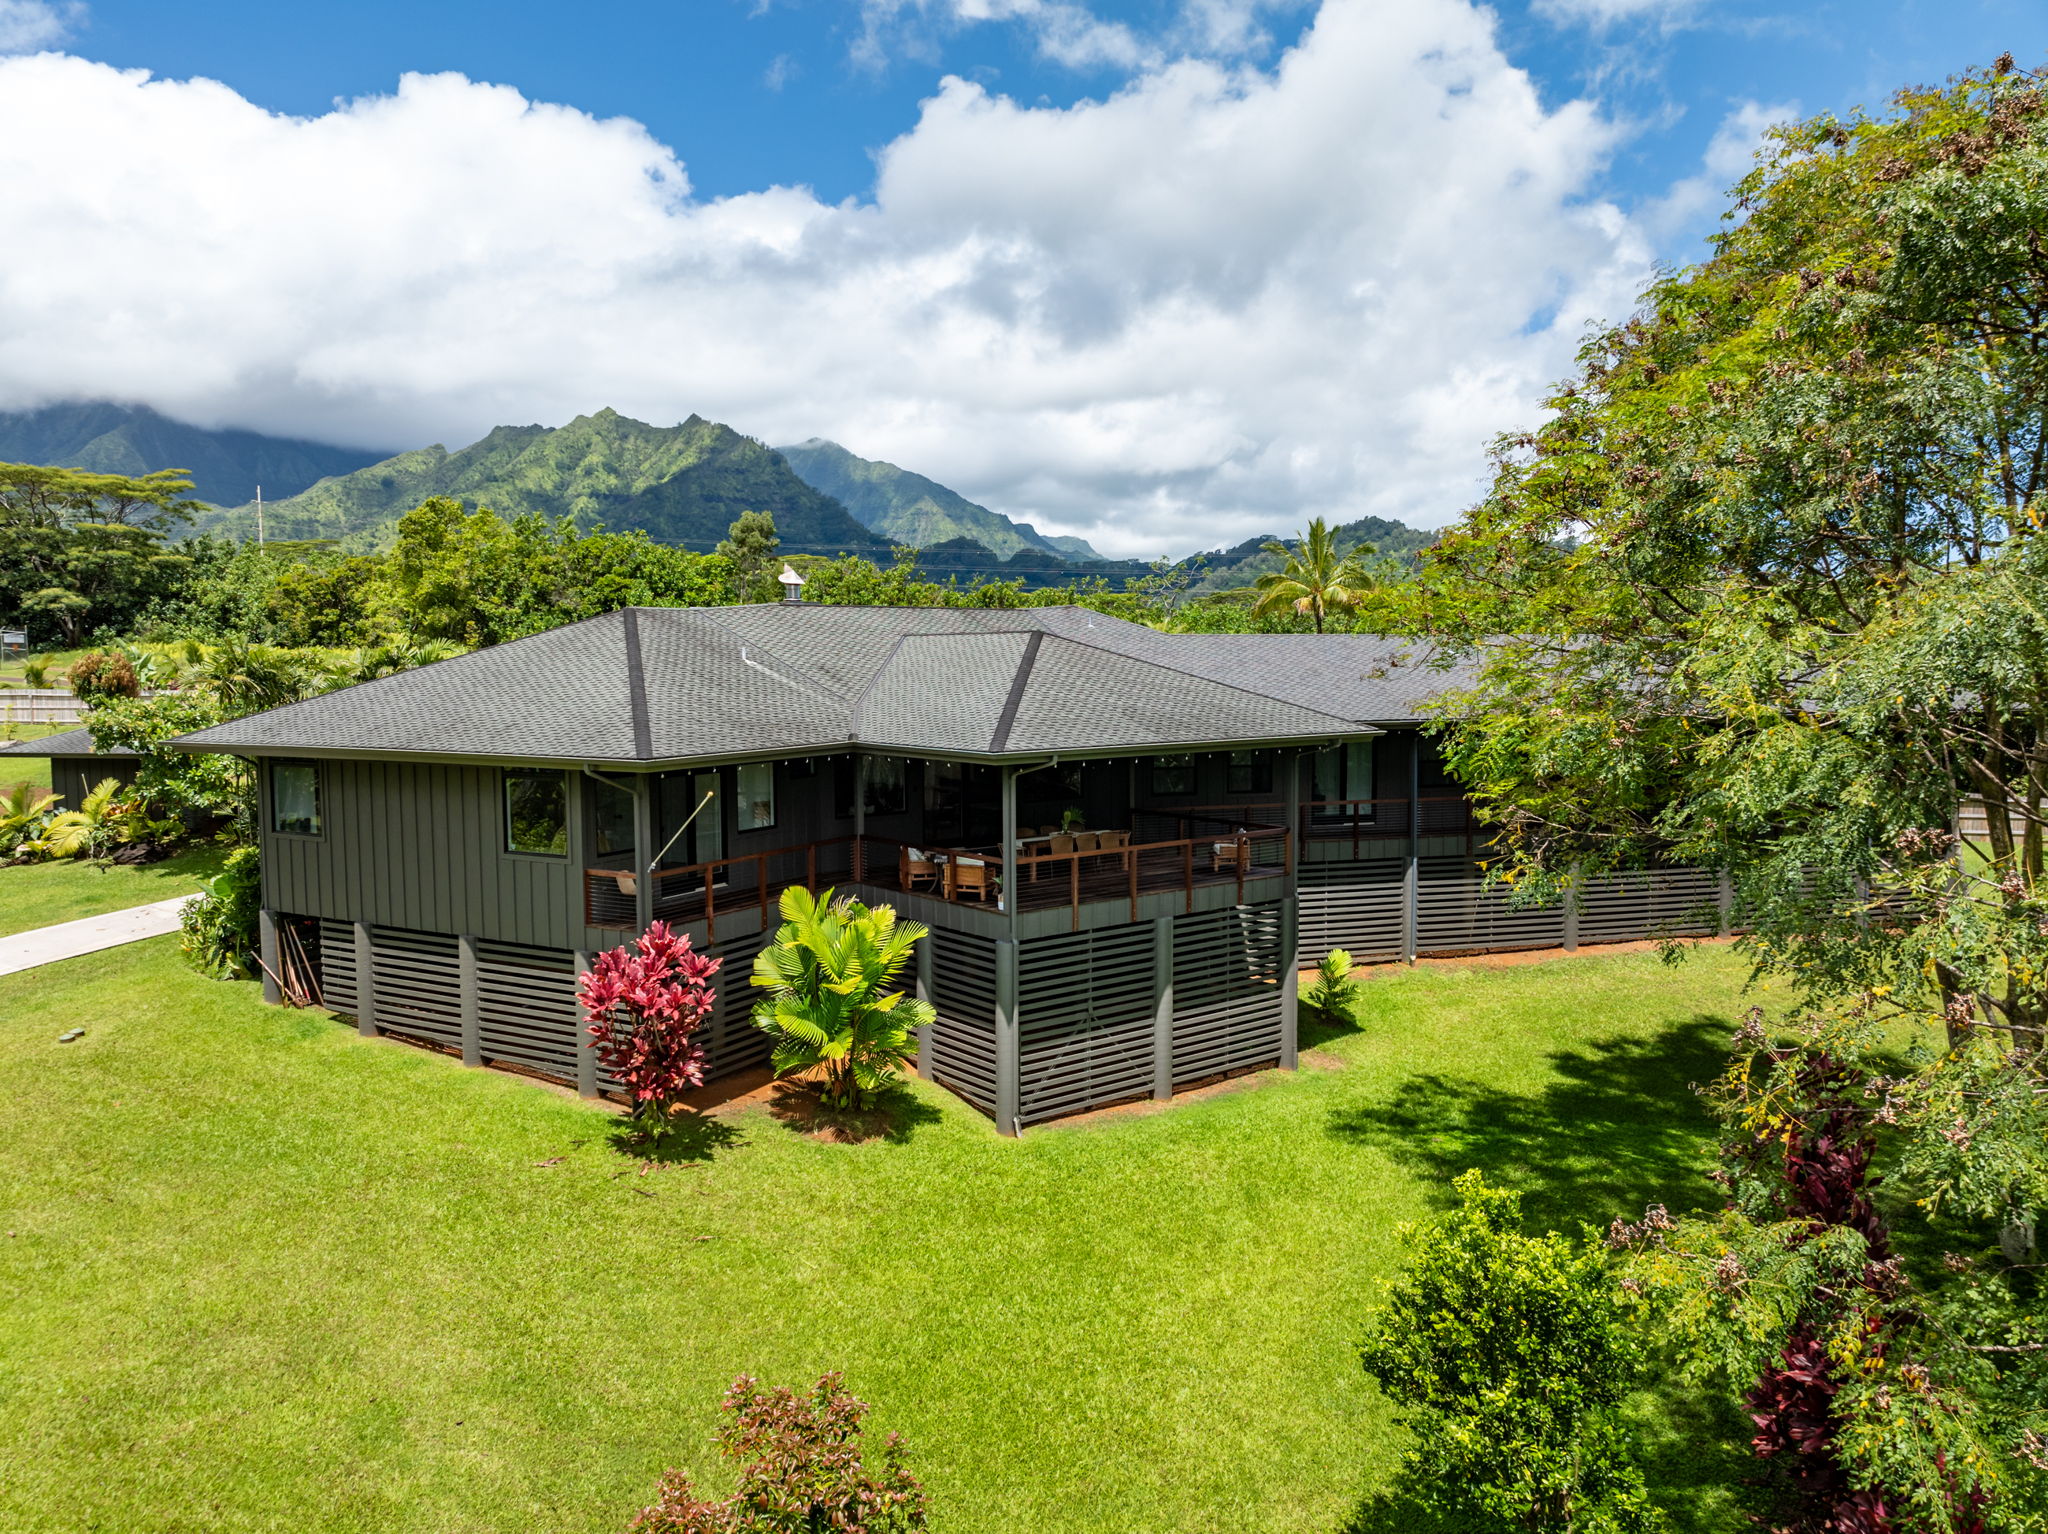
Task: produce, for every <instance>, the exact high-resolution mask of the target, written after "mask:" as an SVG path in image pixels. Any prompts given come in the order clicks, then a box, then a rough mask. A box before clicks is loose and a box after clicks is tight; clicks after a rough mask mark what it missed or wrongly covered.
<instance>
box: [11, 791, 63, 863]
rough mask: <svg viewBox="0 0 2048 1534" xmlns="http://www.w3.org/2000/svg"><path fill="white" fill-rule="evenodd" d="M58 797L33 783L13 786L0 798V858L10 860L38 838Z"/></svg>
mask: <svg viewBox="0 0 2048 1534" xmlns="http://www.w3.org/2000/svg"><path fill="white" fill-rule="evenodd" d="M56 804H57V795H55V794H53V793H51V792H50V791H49V790H47V789H43V788H38V787H36V786H35V784H33V783H16V784H15V785H13V787H11V788H9V789H8V790H7V793H6V795H5V796H4V797H0V857H12V856H14V855H15V854H16V853H18V852H20V851H21V850H22V848H23V847H24V846H25V845H27V844H29V843H32V842H34V841H36V839H37V838H38V837H40V836H41V834H42V830H43V826H44V825H45V824H46V823H47V822H48V821H49V818H50V814H51V812H52V810H53V809H54V808H55V807H56Z"/></svg>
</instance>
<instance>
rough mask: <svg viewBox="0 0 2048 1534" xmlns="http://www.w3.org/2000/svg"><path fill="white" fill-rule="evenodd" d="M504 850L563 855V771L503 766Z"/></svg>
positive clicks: (565, 836) (565, 809)
mask: <svg viewBox="0 0 2048 1534" xmlns="http://www.w3.org/2000/svg"><path fill="white" fill-rule="evenodd" d="M505 850H506V851H507V852H532V853H539V854H542V855H545V856H547V857H557V858H558V857H563V856H566V855H567V853H568V851H569V784H568V778H567V775H566V774H564V773H561V772H556V771H550V770H549V769H547V768H545V767H507V768H506V769H505Z"/></svg>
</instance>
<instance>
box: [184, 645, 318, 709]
mask: <svg viewBox="0 0 2048 1534" xmlns="http://www.w3.org/2000/svg"><path fill="white" fill-rule="evenodd" d="M201 675H202V676H203V677H204V679H205V681H206V684H207V685H208V686H209V687H211V688H212V689H213V693H214V696H215V697H217V698H218V699H219V700H220V705H221V707H222V708H224V709H226V710H227V711H228V712H229V713H230V714H249V713H255V712H258V711H259V710H262V709H266V708H277V707H279V706H280V705H282V704H286V703H296V702H298V701H299V699H301V698H303V697H305V696H306V693H307V691H308V687H309V683H310V680H311V679H310V678H309V677H308V676H307V674H306V667H305V664H304V663H303V662H302V661H301V660H300V659H299V657H298V656H296V655H294V654H292V652H291V651H289V650H279V649H274V648H272V647H271V646H269V645H258V644H245V643H243V642H241V641H240V640H234V641H230V642H229V643H227V644H224V645H220V646H218V647H216V648H215V649H214V651H213V652H212V654H210V655H208V656H207V658H206V663H205V665H204V667H203V668H202V670H201Z"/></svg>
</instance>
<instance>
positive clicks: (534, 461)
mask: <svg viewBox="0 0 2048 1534" xmlns="http://www.w3.org/2000/svg"><path fill="white" fill-rule="evenodd" d="M435 495H445V496H451V497H454V498H455V499H458V500H460V501H462V502H464V503H465V504H466V505H471V506H477V505H487V506H489V507H490V508H491V509H492V510H493V511H496V512H498V513H499V514H500V515H502V516H507V517H514V516H521V515H525V514H528V513H532V514H535V515H539V516H544V517H547V518H549V519H551V520H553V519H557V518H560V517H565V516H566V517H569V518H571V519H572V520H573V521H575V522H576V523H577V524H578V525H579V526H582V527H596V526H600V525H602V526H604V527H607V528H610V529H612V530H614V531H624V530H628V529H634V528H637V529H640V530H642V531H645V532H646V533H647V535H648V536H649V537H650V538H653V539H654V540H655V541H656V542H659V543H672V544H677V545H679V546H681V547H684V548H689V549H695V550H697V551H699V552H708V551H710V550H711V549H712V548H714V547H716V546H717V544H718V542H719V540H720V539H722V538H724V536H725V534H726V529H727V528H728V527H729V526H730V525H731V524H732V522H733V521H734V520H735V519H736V518H737V517H738V516H739V515H740V513H741V512H745V511H765V512H768V513H769V514H770V515H772V516H773V517H774V518H775V525H776V530H777V532H778V533H779V534H780V535H781V538H782V547H783V549H784V551H785V552H788V553H792V554H836V553H858V554H869V555H886V554H887V552H888V548H889V545H888V543H887V541H886V540H884V539H882V538H879V537H877V536H876V535H875V534H874V533H871V532H870V531H868V529H867V528H865V527H863V526H862V525H861V524H860V522H859V521H858V520H856V519H855V518H854V517H853V516H852V515H851V514H850V513H849V512H848V511H847V510H846V508H845V507H843V506H841V505H840V504H839V502H838V501H836V500H834V499H833V498H832V497H830V496H827V495H824V494H821V493H820V492H819V491H817V490H814V489H813V488H812V487H811V486H809V485H808V484H806V483H805V482H804V481H803V480H802V479H801V478H800V477H799V476H798V475H797V474H796V472H795V471H794V470H793V469H791V468H790V467H789V465H788V463H787V462H785V461H784V459H783V458H782V456H781V455H780V454H779V453H777V452H776V451H775V450H774V449H773V448H770V447H768V446H766V445H765V444H764V443H761V442H759V441H757V440H756V439H754V438H752V437H747V436H743V435H741V434H740V433H739V432H737V431H735V430H733V428H732V427H730V426H727V425H724V424H723V423H722V422H718V421H707V420H705V419H704V418H703V417H702V416H698V415H692V416H690V417H689V418H688V419H687V420H684V421H681V422H678V423H677V424H676V425H674V426H652V425H649V424H648V423H647V422H645V421H636V420H634V419H633V418H632V417H630V416H626V415H621V414H620V413H619V412H618V411H616V410H613V409H611V408H610V407H606V408H605V409H602V410H599V411H596V412H593V413H592V414H590V415H579V416H577V417H576V418H575V419H574V420H572V421H569V422H568V423H567V424H565V425H562V426H555V427H548V426H540V425H527V426H494V427H492V428H491V430H490V431H488V432H486V433H485V434H484V435H483V436H482V437H480V438H478V439H477V440H476V441H475V442H472V443H470V444H469V445H468V446H466V447H461V448H457V449H456V450H455V451H453V452H450V451H449V450H448V449H447V448H446V447H445V446H443V445H441V444H439V443H436V444H434V445H433V446H431V447H424V448H414V449H412V450H411V451H409V452H405V453H398V454H394V455H393V456H392V457H390V458H386V459H383V460H381V461H379V462H377V463H373V464H369V465H366V466H365V467H363V468H360V469H357V470H355V471H354V472H352V473H349V474H344V475H338V476H335V477H333V478H329V479H325V480H322V481H320V482H319V483H318V484H315V485H313V486H311V487H309V488H308V489H306V490H304V491H301V492H300V493H299V494H297V495H295V496H291V497H289V498H287V499H285V500H281V501H277V502H275V503H270V504H266V505H265V507H264V520H265V524H266V530H267V532H268V534H269V535H270V536H273V537H279V538H335V539H339V538H346V537H350V536H351V535H355V534H361V533H366V532H374V531H376V530H379V529H381V528H384V527H386V526H388V525H389V524H390V523H392V522H394V521H395V520H396V519H397V518H398V517H400V516H403V515H404V514H405V513H406V512H407V511H410V510H411V509H412V508H413V507H414V506H417V505H418V504H419V503H420V502H421V501H423V500H425V499H427V498H428V497H429V496H435ZM202 525H206V526H214V527H218V528H220V529H221V530H232V531H235V532H237V533H241V534H244V535H246V534H247V533H249V532H250V531H252V530H253V527H254V508H253V507H251V506H239V507H235V508H231V509H229V510H227V511H224V512H222V513H221V514H220V515H219V516H218V517H216V518H214V519H211V520H210V521H206V520H203V522H202Z"/></svg>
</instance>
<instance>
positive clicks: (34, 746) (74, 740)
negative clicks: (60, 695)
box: [0, 728, 135, 756]
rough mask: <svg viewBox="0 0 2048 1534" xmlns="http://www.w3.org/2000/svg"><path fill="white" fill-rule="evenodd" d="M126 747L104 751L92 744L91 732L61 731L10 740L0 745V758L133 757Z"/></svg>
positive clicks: (79, 730)
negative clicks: (30, 738) (29, 738)
mask: <svg viewBox="0 0 2048 1534" xmlns="http://www.w3.org/2000/svg"><path fill="white" fill-rule="evenodd" d="M133 755H135V752H134V751H133V750H131V749H130V748H129V747H127V746H109V747H107V749H105V750H104V751H102V750H100V749H99V748H97V747H96V746H94V745H93V743H92V731H90V730H87V729H83V728H81V729H76V730H62V731H60V732H58V733H57V734H55V735H43V736H39V737H38V738H37V739H35V740H10V741H8V742H7V743H6V744H4V745H0V756H133Z"/></svg>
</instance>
